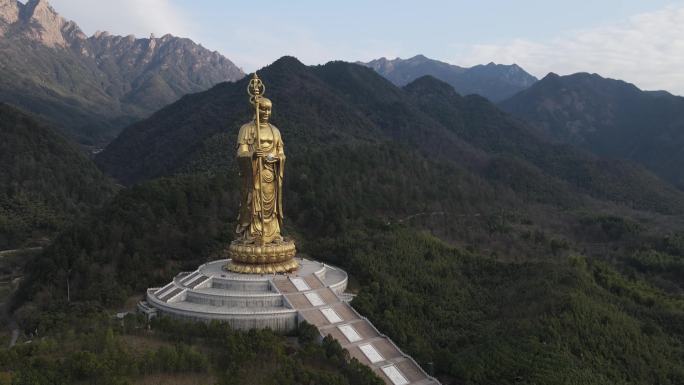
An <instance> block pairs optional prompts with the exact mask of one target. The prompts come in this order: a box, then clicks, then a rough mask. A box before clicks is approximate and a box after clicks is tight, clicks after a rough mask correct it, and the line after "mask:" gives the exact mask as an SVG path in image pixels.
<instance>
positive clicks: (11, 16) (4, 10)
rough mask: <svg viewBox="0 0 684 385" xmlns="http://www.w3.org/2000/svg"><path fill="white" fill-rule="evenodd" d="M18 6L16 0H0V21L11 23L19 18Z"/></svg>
mask: <svg viewBox="0 0 684 385" xmlns="http://www.w3.org/2000/svg"><path fill="white" fill-rule="evenodd" d="M20 6H21V4H20V3H18V2H17V1H16V0H0V22H5V23H7V24H12V23H15V22H16V21H17V20H19V12H20V10H21V8H20Z"/></svg>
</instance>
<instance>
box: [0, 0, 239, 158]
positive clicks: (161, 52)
mask: <svg viewBox="0 0 684 385" xmlns="http://www.w3.org/2000/svg"><path fill="white" fill-rule="evenodd" d="M0 71H2V77H0V101H4V102H9V103H12V104H14V105H16V106H18V107H21V108H23V109H25V110H27V111H30V112H32V113H34V114H36V115H38V116H40V117H42V118H45V119H46V120H49V121H51V122H53V123H54V124H55V125H56V126H57V127H58V128H60V129H62V130H63V131H64V132H67V133H68V134H69V135H71V136H72V137H75V138H76V139H77V140H79V141H80V142H81V143H83V144H91V145H101V144H103V143H106V142H108V141H109V140H111V139H112V138H113V137H115V136H116V134H117V133H118V132H119V130H120V129H121V128H122V127H124V126H126V125H127V124H130V123H132V122H133V121H135V120H138V119H141V118H143V117H145V116H147V115H149V114H151V113H152V112H153V111H156V110H157V109H159V108H161V107H163V106H164V105H166V104H168V103H171V102H173V101H175V100H177V99H178V98H180V97H181V96H183V95H185V94H187V93H192V92H197V91H202V90H205V89H207V88H209V87H211V86H213V85H214V84H216V83H219V82H222V81H233V80H237V79H240V78H241V77H243V76H244V73H243V72H242V70H240V68H238V67H237V66H236V65H235V64H233V63H232V62H231V61H230V60H228V59H227V58H225V57H223V56H222V55H221V54H219V53H218V52H215V51H214V52H212V51H210V50H208V49H206V48H204V47H202V46H200V45H198V44H195V43H194V42H192V41H191V40H189V39H184V38H178V37H174V36H171V35H164V36H162V37H160V38H157V37H154V36H151V37H150V38H148V39H138V38H135V37H134V36H132V35H129V36H125V37H123V36H113V35H110V34H109V33H107V32H97V33H95V34H94V35H93V36H90V37H88V36H86V35H85V34H84V33H83V32H82V31H81V29H80V28H79V27H78V25H77V24H76V23H75V22H73V21H67V20H65V19H64V18H63V17H61V16H60V15H59V14H58V13H57V12H55V10H54V9H53V8H52V7H51V6H50V5H49V4H48V2H47V1H46V0H30V1H28V2H27V3H26V4H22V3H21V2H18V1H16V0H0Z"/></svg>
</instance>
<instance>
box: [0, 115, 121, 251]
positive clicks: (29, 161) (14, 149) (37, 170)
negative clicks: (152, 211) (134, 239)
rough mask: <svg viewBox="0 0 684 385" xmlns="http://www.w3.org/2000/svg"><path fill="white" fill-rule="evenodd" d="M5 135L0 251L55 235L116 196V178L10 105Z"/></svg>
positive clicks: (1, 128)
mask: <svg viewBox="0 0 684 385" xmlns="http://www.w3.org/2000/svg"><path fill="white" fill-rule="evenodd" d="M0 137H2V141H0V186H1V187H0V188H1V189H0V250H2V249H8V248H15V247H20V246H22V245H23V244H24V243H26V242H31V241H32V240H37V239H39V238H41V237H46V236H47V237H50V236H52V235H54V233H55V232H57V231H58V230H61V229H62V228H64V227H65V225H66V224H67V223H68V222H69V221H70V220H71V219H73V218H75V217H77V216H79V215H82V214H84V213H85V212H87V211H88V210H89V209H91V208H92V207H95V206H98V205H100V204H102V203H103V202H104V201H105V200H106V199H107V198H108V197H110V196H111V195H113V193H114V185H113V183H112V182H111V181H110V180H109V179H108V178H106V177H105V176H103V175H102V173H100V171H99V170H98V169H97V167H95V165H94V164H93V163H92V161H91V160H90V159H88V158H87V157H86V156H85V155H84V154H83V153H81V152H80V150H79V149H78V148H77V147H76V146H75V145H74V144H71V143H69V142H68V141H67V140H66V139H64V137H62V136H61V135H60V134H58V133H56V132H55V131H54V130H53V129H52V128H50V127H49V126H47V125H45V124H43V123H39V122H38V121H37V120H35V118H33V117H31V116H29V115H27V114H25V113H24V112H22V111H20V110H18V109H15V108H13V107H11V106H9V105H6V104H0Z"/></svg>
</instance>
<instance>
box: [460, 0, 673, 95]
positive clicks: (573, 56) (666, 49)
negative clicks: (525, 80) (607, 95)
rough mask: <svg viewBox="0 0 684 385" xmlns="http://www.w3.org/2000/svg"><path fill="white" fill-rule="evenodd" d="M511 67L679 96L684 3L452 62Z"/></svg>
mask: <svg viewBox="0 0 684 385" xmlns="http://www.w3.org/2000/svg"><path fill="white" fill-rule="evenodd" d="M490 60H493V61H496V62H505V63H508V62H515V63H518V64H520V65H521V66H523V67H524V68H526V69H527V70H529V71H530V72H532V73H534V74H535V75H538V76H539V75H544V74H546V73H548V72H556V73H561V74H570V73H575V72H597V73H600V74H602V75H604V76H609V77H614V78H619V79H629V80H630V81H631V82H634V83H636V84H637V85H638V86H639V87H641V88H644V89H666V90H668V91H672V92H674V93H677V94H684V4H681V3H680V4H679V5H676V6H668V7H666V8H664V9H661V10H658V11H654V12H648V13H642V14H639V15H635V16H633V17H631V18H629V19H628V20H626V21H624V22H622V23H616V24H610V25H603V26H599V27H595V28H588V29H580V30H575V31H568V32H566V33H565V34H563V35H561V36H557V37H555V38H552V39H549V40H528V39H512V40H510V41H503V42H499V43H494V44H476V45H474V46H472V47H471V48H470V49H469V50H467V53H466V54H464V55H463V57H462V58H458V59H454V60H453V61H455V62H461V63H464V62H468V63H470V62H472V63H473V64H476V63H480V62H483V61H490Z"/></svg>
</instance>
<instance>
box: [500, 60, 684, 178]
mask: <svg viewBox="0 0 684 385" xmlns="http://www.w3.org/2000/svg"><path fill="white" fill-rule="evenodd" d="M500 106H501V107H502V108H503V109H505V110H507V111H509V112H511V113H513V114H514V115H516V116H519V117H521V118H523V119H525V120H527V121H529V122H531V123H533V124H534V125H536V126H537V128H538V130H539V132H541V133H542V134H543V135H546V136H547V137H548V138H550V139H552V140H555V141H557V142H562V143H571V144H573V145H576V146H578V147H581V148H585V149H587V150H589V151H592V152H594V153H596V154H598V155H601V156H605V157H610V158H620V159H628V160H631V161H634V162H636V163H640V164H642V165H644V166H645V167H646V168H648V169H650V170H651V171H652V172H654V173H656V174H658V175H659V176H661V177H662V178H664V179H666V180H668V181H670V182H671V183H673V184H675V185H677V186H678V187H680V188H681V187H684V169H683V168H682V167H681V165H682V164H684V152H682V148H684V98H682V97H679V96H674V95H671V94H669V93H667V92H648V91H642V90H640V89H638V88H637V87H636V86H634V85H633V84H630V83H626V82H623V81H620V80H613V79H606V78H603V77H601V76H599V75H597V74H587V73H578V74H574V75H569V76H558V75H556V74H549V75H548V76H546V77H545V78H544V79H542V80H541V81H539V82H538V83H536V84H535V85H533V86H532V87H530V88H529V89H527V90H525V91H523V92H521V93H519V94H517V95H515V96H513V97H512V98H510V99H508V100H505V101H503V102H501V104H500Z"/></svg>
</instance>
